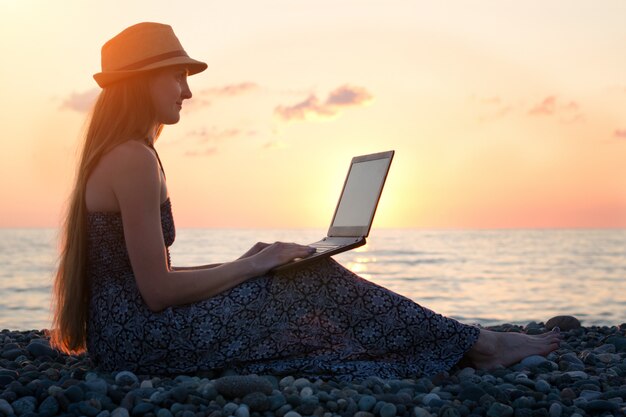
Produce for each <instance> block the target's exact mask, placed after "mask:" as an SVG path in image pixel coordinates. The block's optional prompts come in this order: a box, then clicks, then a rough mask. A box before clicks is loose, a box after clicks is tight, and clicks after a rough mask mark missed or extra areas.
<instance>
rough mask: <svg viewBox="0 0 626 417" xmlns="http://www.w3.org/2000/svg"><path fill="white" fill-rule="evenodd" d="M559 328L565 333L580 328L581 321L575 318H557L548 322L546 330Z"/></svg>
mask: <svg viewBox="0 0 626 417" xmlns="http://www.w3.org/2000/svg"><path fill="white" fill-rule="evenodd" d="M555 327H558V328H559V329H561V331H563V332H569V331H570V330H575V329H579V328H580V321H579V320H578V319H577V318H576V317H574V316H555V317H552V318H551V319H550V320H548V321H547V322H546V330H552V329H554V328H555Z"/></svg>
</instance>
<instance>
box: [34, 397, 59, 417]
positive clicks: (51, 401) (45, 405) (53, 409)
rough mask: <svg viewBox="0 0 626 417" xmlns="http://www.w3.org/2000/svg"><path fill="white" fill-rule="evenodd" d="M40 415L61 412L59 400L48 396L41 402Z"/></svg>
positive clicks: (46, 415)
mask: <svg viewBox="0 0 626 417" xmlns="http://www.w3.org/2000/svg"><path fill="white" fill-rule="evenodd" d="M37 411H38V412H39V415H40V416H41V417H52V416H55V415H56V414H57V413H58V412H59V402H58V401H57V400H56V398H54V397H47V398H46V399H45V400H43V401H42V402H41V404H39V410H37Z"/></svg>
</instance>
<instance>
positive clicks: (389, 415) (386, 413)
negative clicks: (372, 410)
mask: <svg viewBox="0 0 626 417" xmlns="http://www.w3.org/2000/svg"><path fill="white" fill-rule="evenodd" d="M397 412H398V410H397V408H396V406H395V404H391V403H385V405H383V406H382V407H381V408H380V411H379V414H380V417H395V415H396V413H397Z"/></svg>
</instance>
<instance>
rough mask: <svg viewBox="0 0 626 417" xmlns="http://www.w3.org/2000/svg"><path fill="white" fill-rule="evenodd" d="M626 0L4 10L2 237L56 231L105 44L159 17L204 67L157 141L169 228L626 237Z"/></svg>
mask: <svg viewBox="0 0 626 417" xmlns="http://www.w3.org/2000/svg"><path fill="white" fill-rule="evenodd" d="M625 17H626V2H624V1H621V0H620V1H603V2H601V3H598V2H594V1H572V0H567V1H564V0H555V1H550V2H545V1H523V2H522V1H518V2H513V1H502V0H498V1H473V2H467V1H447V2H440V1H434V0H433V1H408V0H385V1H366V0H358V1H356V0H354V1H353V0H341V1H327V0H316V1H306V0H304V1H293V0H284V1H278V0H269V1H265V0H262V1H256V0H254V1H253V0H249V1H241V0H234V1H232V0H231V1H221V2H217V1H206V0H203V1H187V2H171V1H155V0H149V1H145V0H141V1H106V2H96V1H65V0H64V1H44V0H40V1H34V0H0V33H1V35H2V36H0V54H1V56H2V62H1V65H0V97H1V98H2V100H1V101H0V126H1V127H2V135H1V136H0V143H1V146H2V150H1V153H0V155H1V156H0V177H1V178H2V179H1V180H0V195H1V196H2V204H0V227H57V226H58V225H59V224H60V222H61V219H62V213H63V210H64V205H65V202H66V200H67V198H68V194H69V191H70V189H71V186H72V182H73V177H74V165H75V162H76V153H77V147H78V144H79V141H80V135H81V130H82V129H83V127H84V122H85V117H86V114H87V111H88V110H89V108H90V106H91V104H92V103H93V101H94V99H95V97H96V95H97V93H98V91H99V88H98V86H97V84H96V83H95V81H94V80H93V78H92V75H93V74H94V73H96V72H99V70H100V47H101V46H102V44H103V43H104V42H106V41H107V40H108V39H109V38H111V37H112V36H114V35H115V34H117V33H118V32H120V31H121V30H122V29H124V28H125V27H127V26H129V25H132V24H134V23H138V22H141V21H155V22H161V23H167V24H170V25H172V27H173V28H174V31H175V32H176V34H177V35H178V37H179V39H180V40H181V42H182V44H183V45H184V47H185V49H186V50H187V52H188V53H189V55H190V56H192V57H193V58H196V59H199V60H203V61H205V62H207V63H208V66H209V67H208V70H207V71H205V72H203V73H201V74H199V75H196V76H193V77H191V78H190V79H189V82H190V86H191V89H192V91H193V93H194V97H193V98H192V99H191V100H190V101H188V102H185V104H184V105H183V111H182V118H181V122H180V123H178V124H177V125H173V126H167V127H166V128H165V130H164V132H163V134H162V135H161V137H160V139H159V141H158V142H157V145H156V148H157V150H158V151H159V154H160V156H161V159H162V161H163V164H164V166H165V170H166V173H167V180H168V188H169V193H170V197H171V199H172V206H173V210H174V215H175V219H176V224H177V226H178V227H244V228H257V227H258V228H266V227H269V228H295V227H326V226H328V222H329V221H330V219H331V217H332V211H333V210H334V207H335V204H336V201H337V197H338V194H339V191H340V189H341V186H342V183H343V179H344V177H345V174H346V171H347V168H348V164H349V161H350V159H351V158H352V156H355V155H362V154H367V153H372V152H379V151H386V150H390V149H395V151H396V156H395V159H394V163H393V165H392V167H391V172H390V174H389V177H388V180H387V185H386V188H385V190H384V192H383V196H382V200H381V204H380V206H379V211H378V214H377V218H376V222H375V227H417V228H529V227H532V228H535V227H537V228H545V227H550V228H552V227H556V228H559V227H626V53H625V48H626V25H625V24H624V19H625Z"/></svg>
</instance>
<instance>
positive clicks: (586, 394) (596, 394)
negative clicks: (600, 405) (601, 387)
mask: <svg viewBox="0 0 626 417" xmlns="http://www.w3.org/2000/svg"><path fill="white" fill-rule="evenodd" d="M600 397H602V393H601V392H600V391H596V390H587V389H585V390H582V391H581V392H580V394H579V395H578V398H582V399H583V400H585V401H592V400H597V399H599V398H600Z"/></svg>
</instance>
